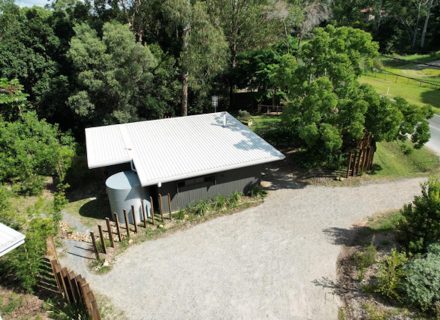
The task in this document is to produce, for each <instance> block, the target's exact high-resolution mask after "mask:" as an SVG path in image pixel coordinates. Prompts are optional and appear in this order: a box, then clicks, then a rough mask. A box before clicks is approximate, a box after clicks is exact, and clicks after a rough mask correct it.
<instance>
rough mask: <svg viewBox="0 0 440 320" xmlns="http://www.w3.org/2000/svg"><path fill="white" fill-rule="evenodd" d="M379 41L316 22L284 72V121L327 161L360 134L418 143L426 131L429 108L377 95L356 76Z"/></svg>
mask: <svg viewBox="0 0 440 320" xmlns="http://www.w3.org/2000/svg"><path fill="white" fill-rule="evenodd" d="M377 49H378V46H377V44H376V43H374V42H373V41H372V39H371V35H369V34H368V33H366V32H364V31H361V30H357V29H352V28H347V27H341V28H335V27H333V26H331V25H330V26H327V27H326V28H317V29H315V31H314V32H313V38H312V39H311V40H310V41H308V42H307V43H305V44H304V45H303V46H302V47H301V48H300V50H299V52H298V59H299V60H300V61H302V63H301V64H299V65H298V67H297V68H296V69H294V70H295V71H294V75H295V76H294V77H290V76H289V77H287V78H286V79H285V81H286V82H287V81H289V85H290V87H291V89H290V91H289V93H288V94H286V97H287V108H286V110H285V112H284V113H283V122H284V126H286V127H288V128H291V130H292V132H293V136H294V137H295V136H296V137H297V140H299V141H301V142H302V144H303V146H304V147H305V148H306V149H307V150H308V151H310V152H313V153H315V154H317V155H321V156H322V157H323V158H325V159H326V160H327V161H328V162H329V163H337V162H338V161H339V159H340V157H339V155H340V154H341V153H342V152H344V151H347V150H349V149H351V148H354V147H355V146H356V144H357V142H358V141H359V140H360V139H361V138H362V137H363V136H364V134H365V132H369V133H371V134H372V135H373V138H374V140H375V141H382V140H386V141H392V140H396V139H401V140H405V139H407V137H408V136H409V137H411V139H412V141H413V143H414V145H415V146H416V147H417V148H419V147H421V146H422V145H423V144H424V143H425V142H426V141H427V140H428V139H429V137H430V134H429V126H428V122H427V118H428V117H430V116H431V115H432V112H431V111H430V110H429V109H423V108H416V107H414V106H413V105H410V104H409V103H407V102H406V101H405V100H404V99H396V100H395V101H391V100H389V99H388V98H385V97H380V96H379V95H378V94H377V93H376V92H375V90H374V89H373V88H372V87H369V86H366V85H360V84H359V82H358V81H357V80H358V78H359V76H360V75H361V74H362V73H363V72H364V71H366V70H369V69H370V68H371V67H372V66H373V63H374V59H375V58H376V57H377V55H378V52H377Z"/></svg>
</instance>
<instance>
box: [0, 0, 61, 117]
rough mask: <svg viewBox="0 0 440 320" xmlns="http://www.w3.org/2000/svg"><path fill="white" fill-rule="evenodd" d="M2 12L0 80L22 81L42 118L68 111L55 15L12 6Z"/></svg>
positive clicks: (6, 6) (36, 8) (46, 11)
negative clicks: (61, 110)
mask: <svg viewBox="0 0 440 320" xmlns="http://www.w3.org/2000/svg"><path fill="white" fill-rule="evenodd" d="M0 12H2V13H1V16H0V25H1V26H2V27H1V29H2V30H1V31H0V33H1V34H2V40H1V41H0V78H7V79H18V81H19V82H20V83H21V84H22V85H23V87H24V92H25V93H26V94H28V95H29V101H30V102H31V104H32V105H33V106H34V108H35V110H36V111H37V112H38V114H39V115H40V116H44V117H47V118H53V117H54V116H55V114H62V112H60V110H57V109H58V108H60V107H64V99H65V98H66V94H65V91H66V90H68V79H67V76H66V75H65V74H63V70H62V66H61V65H60V63H59V61H61V60H62V57H63V53H62V52H60V49H61V41H60V38H59V37H58V35H57V34H56V32H55V30H54V27H53V25H52V24H51V23H52V18H53V12H52V11H50V10H48V9H43V8H41V7H32V8H19V7H18V6H16V5H14V4H12V3H9V4H6V3H5V4H4V5H3V6H2V9H1V10H0ZM64 112H65V109H64Z"/></svg>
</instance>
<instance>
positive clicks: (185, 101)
mask: <svg viewBox="0 0 440 320" xmlns="http://www.w3.org/2000/svg"><path fill="white" fill-rule="evenodd" d="M190 29H191V27H190V25H187V26H186V27H185V28H183V34H182V39H183V45H182V53H183V55H186V53H187V51H188V40H189V39H188V38H189V32H190ZM182 70H183V71H182V105H181V109H180V113H181V115H182V116H187V115H188V78H189V74H188V70H187V69H186V66H182Z"/></svg>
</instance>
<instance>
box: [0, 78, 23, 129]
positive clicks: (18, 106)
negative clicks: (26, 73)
mask: <svg viewBox="0 0 440 320" xmlns="http://www.w3.org/2000/svg"><path fill="white" fill-rule="evenodd" d="M26 102H27V94H25V93H23V86H22V85H21V84H20V82H19V81H18V80H17V79H13V80H11V81H8V80H7V79H5V78H0V115H1V116H2V117H3V118H4V119H6V120H16V119H17V118H18V117H19V116H20V115H21V113H22V111H23V109H24V108H25V107H26Z"/></svg>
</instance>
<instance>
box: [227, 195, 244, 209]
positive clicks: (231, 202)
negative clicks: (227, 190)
mask: <svg viewBox="0 0 440 320" xmlns="http://www.w3.org/2000/svg"><path fill="white" fill-rule="evenodd" d="M241 196H242V194H241V193H240V192H234V193H232V195H231V196H230V197H229V198H228V199H227V200H226V203H227V205H228V207H230V208H235V207H237V206H238V204H239V203H240V200H241Z"/></svg>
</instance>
